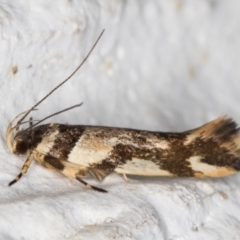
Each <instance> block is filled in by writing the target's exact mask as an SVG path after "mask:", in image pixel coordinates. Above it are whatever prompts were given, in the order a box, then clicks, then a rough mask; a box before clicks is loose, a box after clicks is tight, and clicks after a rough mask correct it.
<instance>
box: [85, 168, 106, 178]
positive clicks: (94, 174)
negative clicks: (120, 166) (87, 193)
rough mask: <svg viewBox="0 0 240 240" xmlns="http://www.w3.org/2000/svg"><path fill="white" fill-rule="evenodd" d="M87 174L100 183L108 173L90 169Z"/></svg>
mask: <svg viewBox="0 0 240 240" xmlns="http://www.w3.org/2000/svg"><path fill="white" fill-rule="evenodd" d="M88 172H89V173H90V174H91V176H92V177H94V178H96V179H98V180H99V181H102V180H103V178H105V177H106V176H107V175H108V173H107V172H105V171H102V170H97V169H90V170H88Z"/></svg>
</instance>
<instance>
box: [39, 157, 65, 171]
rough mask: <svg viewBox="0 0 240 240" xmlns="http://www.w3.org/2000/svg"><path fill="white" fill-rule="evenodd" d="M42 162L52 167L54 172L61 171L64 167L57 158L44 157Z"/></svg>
mask: <svg viewBox="0 0 240 240" xmlns="http://www.w3.org/2000/svg"><path fill="white" fill-rule="evenodd" d="M44 161H45V162H47V163H48V164H50V165H51V166H53V167H54V168H55V169H56V170H60V171H62V170H63V169H64V165H63V164H62V163H61V161H60V160H59V159H57V158H54V157H51V156H44Z"/></svg>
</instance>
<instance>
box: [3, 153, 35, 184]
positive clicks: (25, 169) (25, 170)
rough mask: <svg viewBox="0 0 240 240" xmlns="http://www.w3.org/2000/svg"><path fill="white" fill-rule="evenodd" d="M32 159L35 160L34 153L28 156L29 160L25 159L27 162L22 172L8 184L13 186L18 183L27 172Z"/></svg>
mask: <svg viewBox="0 0 240 240" xmlns="http://www.w3.org/2000/svg"><path fill="white" fill-rule="evenodd" d="M32 160H33V154H30V155H29V156H28V158H27V160H26V161H25V163H24V164H23V166H22V170H21V172H20V173H19V174H18V176H17V177H16V178H15V179H14V180H13V181H11V182H10V183H9V184H8V186H11V185H13V184H14V183H16V182H17V181H18V180H19V179H20V178H21V177H22V175H23V174H25V173H26V172H27V170H28V168H29V166H30V165H31V162H32Z"/></svg>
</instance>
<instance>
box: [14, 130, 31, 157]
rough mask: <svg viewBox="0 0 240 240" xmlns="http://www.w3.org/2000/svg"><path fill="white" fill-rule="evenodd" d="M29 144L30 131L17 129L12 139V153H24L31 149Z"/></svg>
mask: <svg viewBox="0 0 240 240" xmlns="http://www.w3.org/2000/svg"><path fill="white" fill-rule="evenodd" d="M31 145H32V139H31V131H25V132H24V130H22V131H18V132H17V133H16V135H15V137H14V138H13V141H12V147H13V153H14V154H17V155H23V154H26V153H27V151H28V150H30V149H31Z"/></svg>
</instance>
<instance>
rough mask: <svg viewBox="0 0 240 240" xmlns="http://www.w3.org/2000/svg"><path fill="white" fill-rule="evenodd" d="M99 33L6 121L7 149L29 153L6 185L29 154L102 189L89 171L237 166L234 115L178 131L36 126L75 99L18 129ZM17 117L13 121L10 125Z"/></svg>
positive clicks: (212, 171)
mask: <svg viewBox="0 0 240 240" xmlns="http://www.w3.org/2000/svg"><path fill="white" fill-rule="evenodd" d="M103 32H104V30H103V31H102V33H101V34H100V35H99V37H98V39H97V41H96V42H95V44H94V45H93V47H92V48H91V50H90V51H89V53H88V54H87V56H86V57H85V58H84V59H83V61H82V62H81V64H80V65H79V66H78V67H77V68H76V69H75V71H74V72H73V73H72V74H71V75H70V76H69V77H68V78H66V79H65V80H64V81H62V82H61V83H60V84H59V85H58V86H56V87H55V88H54V89H53V90H52V91H50V92H49V93H48V94H47V95H46V96H45V97H43V98H42V99H41V100H40V101H38V102H37V103H36V104H35V105H34V106H33V107H32V108H30V109H29V110H28V111H26V112H24V113H21V114H19V115H18V116H17V117H15V118H14V119H13V120H12V121H11V122H10V123H9V125H8V128H7V132H6V142H7V145H8V148H9V150H10V151H11V152H13V153H15V154H17V155H23V154H28V157H27V159H26V161H25V163H24V165H23V167H22V170H21V172H20V174H19V175H18V176H17V177H16V178H15V179H14V180H13V181H12V182H10V183H9V185H10V186H11V185H12V184H14V183H16V182H17V181H18V180H19V179H20V178H21V177H22V175H23V174H25V173H26V172H27V170H28V168H29V166H30V165H31V162H32V160H33V159H35V160H36V161H38V162H39V163H40V164H41V165H43V166H44V167H46V168H48V169H53V170H56V171H59V172H61V173H63V174H64V175H65V176H67V177H69V178H76V179H77V180H78V181H80V182H81V183H83V184H85V185H86V186H87V187H89V188H92V189H95V190H98V191H102V192H106V191H105V190H103V189H100V188H97V187H94V186H91V185H89V184H88V183H86V182H85V181H83V180H82V177H84V176H86V174H87V173H88V172H89V173H90V174H91V175H93V176H94V177H96V178H98V179H102V177H103V176H105V175H106V174H108V173H111V172H116V173H119V174H123V175H124V176H126V174H130V175H141V176H179V177H222V176H226V175H229V174H233V173H235V172H237V171H239V170H240V137H239V128H237V124H236V123H235V122H234V121H233V120H231V119H230V118H226V117H220V118H218V119H216V120H214V121H212V122H210V123H207V124H205V125H203V126H202V127H200V128H197V129H194V130H191V131H187V132H182V133H163V132H149V131H141V130H132V129H121V128H109V127H95V126H71V125H61V124H45V125H39V124H40V123H41V122H42V121H44V120H46V119H47V118H49V117H51V116H54V115H57V114H59V113H61V112H64V111H67V110H70V109H72V108H75V107H78V106H81V104H77V105H75V106H72V107H70V108H67V109H65V110H62V111H60V112H57V113H55V114H52V115H50V116H48V117H47V118H44V119H42V120H40V121H37V123H35V124H32V122H31V121H30V127H29V128H27V129H25V130H21V131H19V127H20V126H21V124H23V123H24V122H23V120H24V119H25V118H26V117H27V115H28V114H29V113H30V112H32V111H33V110H35V109H36V107H37V106H38V105H40V104H41V103H42V102H43V101H44V100H45V99H46V98H47V97H48V96H49V95H51V94H52V93H53V92H54V91H56V89H58V88H59V87H60V86H62V85H63V84H64V83H66V82H67V81H68V80H69V79H71V77H72V76H73V75H74V74H75V73H76V72H77V71H78V70H79V69H80V68H81V66H82V65H83V64H84V63H85V61H86V60H87V58H88V57H89V55H90V54H91V52H92V50H93V49H94V47H95V46H96V44H97V42H98V41H99V39H100V38H101V36H102V34H103ZM21 115H23V116H22V117H21V118H20V116H21ZM18 118H20V119H19V120H18V121H17V119H18ZM15 121H17V123H16V124H15V125H14V123H15ZM37 125H39V126H37ZM36 126H37V127H36Z"/></svg>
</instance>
